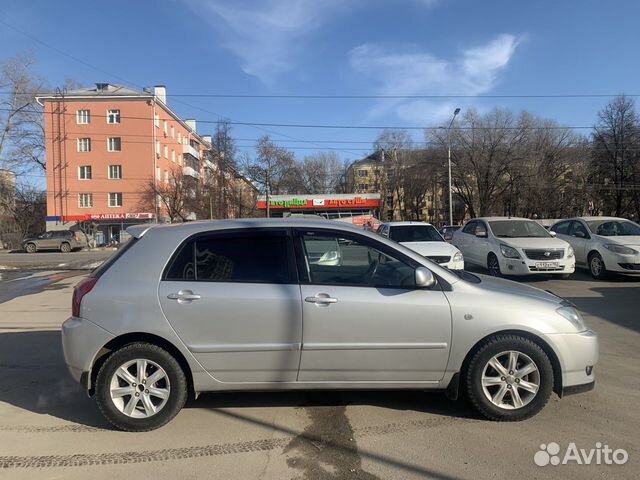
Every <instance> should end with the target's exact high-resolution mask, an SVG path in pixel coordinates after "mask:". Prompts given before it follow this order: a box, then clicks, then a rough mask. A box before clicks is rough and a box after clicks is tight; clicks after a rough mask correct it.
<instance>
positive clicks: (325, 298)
mask: <svg viewBox="0 0 640 480" xmlns="http://www.w3.org/2000/svg"><path fill="white" fill-rule="evenodd" d="M304 301H305V302H308V303H315V304H316V305H323V306H328V305H329V304H331V303H338V299H337V298H333V297H330V296H329V294H327V293H319V294H317V295H316V296H315V297H306V298H305V299H304Z"/></svg>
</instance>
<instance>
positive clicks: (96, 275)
mask: <svg viewBox="0 0 640 480" xmlns="http://www.w3.org/2000/svg"><path fill="white" fill-rule="evenodd" d="M137 241H138V239H137V238H135V237H131V238H130V239H129V240H128V241H127V243H125V244H124V245H122V246H121V247H120V248H119V249H118V250H117V251H116V252H115V253H114V254H113V255H111V256H110V257H109V258H107V260H106V261H105V262H104V263H103V264H102V265H100V266H99V267H97V268H94V269H93V271H92V272H91V273H90V274H89V277H92V278H100V277H101V276H102V275H103V274H104V272H106V271H107V270H109V268H111V265H113V264H114V263H116V262H117V261H118V259H119V258H120V257H122V255H124V254H125V253H126V252H127V250H129V249H130V248H131V247H133V245H134V244H135V243H136V242H137Z"/></svg>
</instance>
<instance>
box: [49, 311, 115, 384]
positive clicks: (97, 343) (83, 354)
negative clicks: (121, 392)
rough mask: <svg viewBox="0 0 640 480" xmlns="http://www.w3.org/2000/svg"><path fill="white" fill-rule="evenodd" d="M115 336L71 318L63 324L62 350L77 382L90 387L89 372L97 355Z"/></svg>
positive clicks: (90, 324) (83, 320)
mask: <svg viewBox="0 0 640 480" xmlns="http://www.w3.org/2000/svg"><path fill="white" fill-rule="evenodd" d="M113 338H114V336H113V335H112V334H110V333H109V332H107V331H106V330H105V329H103V328H101V327H99V326H98V325H96V324H95V323H93V322H91V321H89V320H87V319H85V318H80V317H69V318H68V319H67V320H66V321H65V322H64V323H63V324H62V350H63V352H64V360H65V362H66V364H67V368H68V369H69V373H71V376H72V377H73V378H74V380H75V381H77V382H79V383H83V386H85V387H87V388H88V387H89V386H90V385H89V378H90V376H89V372H91V366H92V364H93V360H94V359H95V357H96V355H97V353H98V352H99V351H100V350H101V349H102V347H103V346H104V345H105V344H107V343H109V341H110V340H112V339H113Z"/></svg>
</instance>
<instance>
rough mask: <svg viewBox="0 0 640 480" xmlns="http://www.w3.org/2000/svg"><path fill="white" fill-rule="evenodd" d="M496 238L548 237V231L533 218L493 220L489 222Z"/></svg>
mask: <svg viewBox="0 0 640 480" xmlns="http://www.w3.org/2000/svg"><path fill="white" fill-rule="evenodd" d="M489 225H490V226H491V230H492V231H493V234H494V235H495V236H496V237H498V238H549V237H550V236H551V235H549V232H547V231H546V230H545V228H544V227H543V226H542V225H540V224H539V223H538V222H534V221H533V220H494V221H493V222H489Z"/></svg>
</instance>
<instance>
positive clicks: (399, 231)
mask: <svg viewBox="0 0 640 480" xmlns="http://www.w3.org/2000/svg"><path fill="white" fill-rule="evenodd" d="M389 238H390V239H391V240H395V241H396V242H398V243H401V242H444V239H443V238H442V236H441V235H440V234H439V233H438V231H437V230H436V229H435V227H433V226H431V225H403V226H397V227H391V228H390V229H389Z"/></svg>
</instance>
